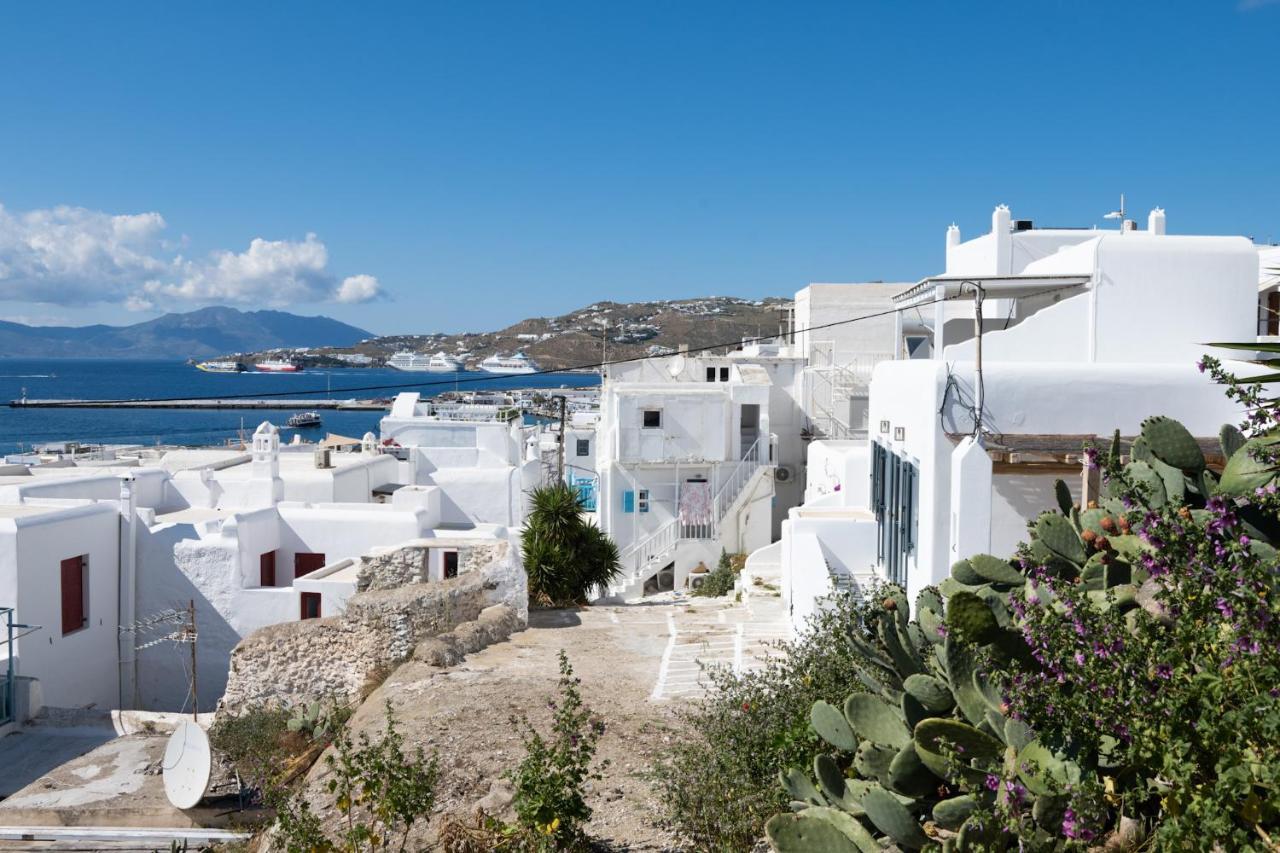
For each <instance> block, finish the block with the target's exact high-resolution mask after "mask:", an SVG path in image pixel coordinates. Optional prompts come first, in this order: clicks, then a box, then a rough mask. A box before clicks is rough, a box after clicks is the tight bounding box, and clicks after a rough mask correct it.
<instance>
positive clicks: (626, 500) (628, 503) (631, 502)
mask: <svg viewBox="0 0 1280 853" xmlns="http://www.w3.org/2000/svg"><path fill="white" fill-rule="evenodd" d="M622 511H623V512H635V511H636V493H635V492H633V491H630V490H627V491H625V492H623V493H622Z"/></svg>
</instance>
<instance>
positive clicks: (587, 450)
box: [578, 438, 591, 456]
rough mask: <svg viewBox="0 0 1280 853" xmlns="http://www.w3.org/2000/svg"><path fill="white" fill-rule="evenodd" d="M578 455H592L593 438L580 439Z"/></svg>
mask: <svg viewBox="0 0 1280 853" xmlns="http://www.w3.org/2000/svg"><path fill="white" fill-rule="evenodd" d="M578 455H579V456H590V455H591V439H589V438H580V439H578Z"/></svg>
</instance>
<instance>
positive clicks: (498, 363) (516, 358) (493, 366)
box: [480, 352, 542, 373]
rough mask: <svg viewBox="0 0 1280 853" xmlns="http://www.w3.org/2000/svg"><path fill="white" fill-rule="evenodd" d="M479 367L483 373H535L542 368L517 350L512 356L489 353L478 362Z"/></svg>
mask: <svg viewBox="0 0 1280 853" xmlns="http://www.w3.org/2000/svg"><path fill="white" fill-rule="evenodd" d="M480 369H481V370H483V371H484V372H485V373H537V372H538V371H539V370H541V369H542V368H540V367H538V363H537V362H536V361H534V360H533V359H531V358H529V356H527V355H525V354H524V353H522V352H518V353H516V354H515V355H512V356H504V355H491V356H489V357H488V358H486V359H485V360H484V361H482V362H480Z"/></svg>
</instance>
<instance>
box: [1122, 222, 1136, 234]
mask: <svg viewBox="0 0 1280 853" xmlns="http://www.w3.org/2000/svg"><path fill="white" fill-rule="evenodd" d="M1120 230H1121V231H1123V232H1124V233H1126V234H1128V233H1130V232H1133V231H1137V230H1138V223H1136V222H1134V221H1133V220H1132V219H1126V220H1125V221H1124V224H1123V225H1121V226H1120Z"/></svg>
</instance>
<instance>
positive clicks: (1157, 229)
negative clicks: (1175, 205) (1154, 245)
mask: <svg viewBox="0 0 1280 853" xmlns="http://www.w3.org/2000/svg"><path fill="white" fill-rule="evenodd" d="M1147 231H1149V232H1150V233H1152V234H1163V233H1164V208H1163V207H1155V208H1152V209H1151V213H1149V214H1147Z"/></svg>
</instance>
